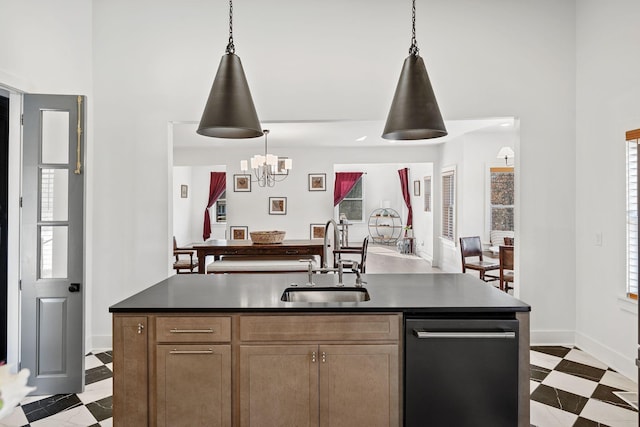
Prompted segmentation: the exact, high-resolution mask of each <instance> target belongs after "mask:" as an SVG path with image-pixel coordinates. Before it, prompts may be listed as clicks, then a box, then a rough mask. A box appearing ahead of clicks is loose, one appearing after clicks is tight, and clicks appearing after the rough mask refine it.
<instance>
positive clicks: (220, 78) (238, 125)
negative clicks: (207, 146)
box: [196, 53, 262, 138]
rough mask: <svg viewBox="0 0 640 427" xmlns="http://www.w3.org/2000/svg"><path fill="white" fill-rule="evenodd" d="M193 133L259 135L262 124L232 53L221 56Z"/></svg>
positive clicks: (237, 135)
mask: <svg viewBox="0 0 640 427" xmlns="http://www.w3.org/2000/svg"><path fill="white" fill-rule="evenodd" d="M196 132H197V133H199V134H200V135H204V136H213V137H217V138H255V137H258V136H262V126H260V121H259V120H258V114H257V113H256V107H255V106H254V105H253V99H252V98H251V92H250V91H249V85H248V84H247V78H246V77H245V75H244V69H243V68H242V62H240V58H239V57H238V56H236V55H235V54H233V53H228V54H225V55H223V56H222V59H221V60H220V66H218V72H217V73H216V77H215V79H214V80H213V86H212V87H211V92H210V93H209V99H208V100H207V105H206V106H205V107H204V112H203V113H202V119H200V126H198V130H197V131H196Z"/></svg>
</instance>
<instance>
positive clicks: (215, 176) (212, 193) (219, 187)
mask: <svg viewBox="0 0 640 427" xmlns="http://www.w3.org/2000/svg"><path fill="white" fill-rule="evenodd" d="M226 188H227V173H226V172H211V180H210V181H209V202H208V203H207V207H206V209H205V210H204V229H203V231H202V238H203V239H204V240H207V239H208V238H209V237H211V216H210V215H209V208H210V207H211V206H213V204H214V203H215V202H216V200H218V197H220V195H221V194H222V193H223V192H224V190H225V189H226Z"/></svg>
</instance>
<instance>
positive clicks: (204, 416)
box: [156, 344, 231, 427]
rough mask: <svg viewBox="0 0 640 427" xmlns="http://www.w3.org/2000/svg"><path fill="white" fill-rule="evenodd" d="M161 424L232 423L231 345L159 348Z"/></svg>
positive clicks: (213, 426) (176, 426)
mask: <svg viewBox="0 0 640 427" xmlns="http://www.w3.org/2000/svg"><path fill="white" fill-rule="evenodd" d="M156 358H157V363H156V407H157V410H156V413H157V425H158V427H165V426H166V427H180V426H185V427H191V426H209V427H217V426H229V425H231V346H229V345H202V344H180V345H173V344H171V345H170V344H161V345H158V346H157V348H156Z"/></svg>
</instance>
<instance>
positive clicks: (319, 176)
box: [309, 173, 327, 191]
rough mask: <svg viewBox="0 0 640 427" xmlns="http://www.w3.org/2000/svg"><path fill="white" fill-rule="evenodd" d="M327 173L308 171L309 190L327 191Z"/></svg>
mask: <svg viewBox="0 0 640 427" xmlns="http://www.w3.org/2000/svg"><path fill="white" fill-rule="evenodd" d="M326 182H327V174H326V173H310V174H309V191H327V183H326Z"/></svg>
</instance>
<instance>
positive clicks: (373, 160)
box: [174, 146, 438, 242]
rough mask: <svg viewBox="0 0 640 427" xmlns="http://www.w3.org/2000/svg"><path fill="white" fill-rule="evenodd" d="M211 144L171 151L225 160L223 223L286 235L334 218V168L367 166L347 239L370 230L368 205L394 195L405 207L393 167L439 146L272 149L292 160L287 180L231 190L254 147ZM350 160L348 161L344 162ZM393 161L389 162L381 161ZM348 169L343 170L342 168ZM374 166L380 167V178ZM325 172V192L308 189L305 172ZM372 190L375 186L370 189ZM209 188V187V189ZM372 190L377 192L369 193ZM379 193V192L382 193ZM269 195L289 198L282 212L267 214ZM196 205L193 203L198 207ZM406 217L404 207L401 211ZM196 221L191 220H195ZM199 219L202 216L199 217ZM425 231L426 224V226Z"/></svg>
mask: <svg viewBox="0 0 640 427" xmlns="http://www.w3.org/2000/svg"><path fill="white" fill-rule="evenodd" d="M220 151H221V150H214V149H210V150H207V149H176V150H174V164H175V165H189V164H191V165H199V164H202V163H206V162H208V161H212V160H213V159H214V158H215V159H216V161H223V162H224V163H225V164H226V165H227V210H228V211H227V212H228V216H229V220H228V224H227V226H247V227H248V228H249V231H257V230H275V229H278V230H286V231H287V238H291V239H307V238H309V226H310V224H325V223H326V222H327V220H329V219H330V218H333V217H334V210H333V187H334V177H335V175H334V166H335V170H336V171H338V170H346V169H352V168H354V167H356V166H355V165H357V168H358V170H362V171H365V172H366V171H369V169H371V171H372V173H371V174H368V175H367V181H369V180H371V181H372V182H367V184H366V186H367V189H369V188H370V189H372V190H371V191H372V192H367V194H366V199H365V203H366V206H365V222H364V223H362V224H354V225H353V226H352V227H351V228H350V230H349V237H350V241H353V242H355V241H358V240H361V239H363V238H364V236H366V235H367V233H368V224H367V222H366V219H368V215H369V213H370V212H371V210H373V209H375V208H377V207H380V202H381V200H394V199H395V201H394V203H392V207H394V208H395V209H397V210H398V211H400V212H403V211H402V209H403V206H404V202H403V201H402V196H401V195H400V194H399V193H398V191H399V186H400V184H399V178H398V172H397V170H398V169H400V168H402V167H405V166H407V167H409V168H412V167H414V165H419V164H421V163H420V162H430V161H431V160H432V159H433V158H436V157H437V152H438V148H437V147H435V146H434V147H424V148H422V149H421V150H420V152H418V153H416V152H415V150H413V149H407V148H401V149H384V148H383V149H376V150H362V149H356V148H349V149H347V148H345V149H341V150H339V154H340V155H339V156H336V150H335V149H322V148H318V147H307V148H277V149H276V148H273V149H270V151H272V152H273V153H275V154H277V155H279V156H286V157H290V158H292V159H293V169H292V171H291V172H290V174H289V176H288V177H287V179H285V180H284V181H282V182H279V183H277V184H276V185H275V187H271V188H262V187H259V186H258V185H257V184H256V183H253V184H252V186H251V192H234V191H233V175H234V174H240V173H242V172H241V171H240V160H241V159H248V158H249V157H251V155H253V154H255V153H256V150H255V148H230V149H227V150H224V152H220ZM407 158H411V159H412V160H414V161H416V162H417V163H407V162H405V161H403V160H404V159H407ZM344 165H349V166H344ZM382 165H392V166H382ZM345 168H346V169H345ZM378 170H384V171H385V174H386V175H385V176H387V177H388V178H389V177H390V179H386V178H381V177H380V176H379V172H377V171H378ZM310 173H325V174H326V188H327V191H308V174H310ZM374 189H375V190H374ZM207 191H208V189H207ZM365 191H367V190H365ZM373 191H375V193H373ZM380 192H382V193H380ZM269 197H287V214H286V215H269V212H268V201H269ZM197 209H198V208H196V210H197ZM403 217H406V212H405V213H404V216H403ZM194 221H195V220H194ZM197 221H199V222H198V223H201V221H202V220H201V219H197ZM425 230H426V229H425Z"/></svg>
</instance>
